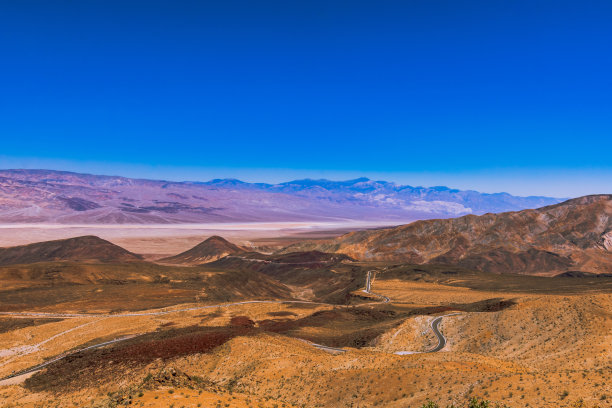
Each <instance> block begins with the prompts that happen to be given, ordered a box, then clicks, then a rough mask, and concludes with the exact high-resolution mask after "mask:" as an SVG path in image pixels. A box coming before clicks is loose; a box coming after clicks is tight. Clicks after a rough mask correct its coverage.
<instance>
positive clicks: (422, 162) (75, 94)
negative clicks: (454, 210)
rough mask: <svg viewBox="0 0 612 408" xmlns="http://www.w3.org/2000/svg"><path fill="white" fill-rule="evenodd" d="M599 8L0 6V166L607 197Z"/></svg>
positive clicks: (606, 10) (571, 4)
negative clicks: (369, 181) (359, 179)
mask: <svg viewBox="0 0 612 408" xmlns="http://www.w3.org/2000/svg"><path fill="white" fill-rule="evenodd" d="M610 21H612V2H609V1H601V2H598V1H590V2H576V1H513V2H506V1H493V2H492V1H397V2H396V1H383V2H376V1H370V2H360V1H350V2H342V1H307V2H306V1H305V2H291V1H289V2H288V1H262V2H253V1H232V0H230V1H223V2H207V1H193V2H191V1H179V2H176V1H166V2H159V1H146V2H137V1H130V2H119V1H109V0H106V1H85V2H74V1H59V2H42V1H28V0H23V1H6V2H0V52H1V54H0V55H2V64H0V89H1V91H0V137H1V139H2V144H1V150H0V167H4V168H7V167H45V168H49V167H51V168H59V169H69V170H76V171H90V172H98V173H100V172H102V173H106V174H108V173H112V174H125V175H129V176H141V177H156V178H168V179H202V178H214V177H226V176H227V177H240V178H243V179H247V180H250V181H255V180H259V181H280V180H286V179H289V178H293V177H294V176H295V177H306V176H312V177H320V176H324V177H331V178H346V177H352V176H356V175H366V176H369V177H374V178H385V179H390V180H396V181H399V182H402V183H406V184H413V185H417V184H448V185H451V186H453V187H459V188H473V189H480V190H483V191H501V190H504V191H509V192H512V193H516V194H548V195H556V196H573V195H580V194H586V193H597V192H608V193H610V192H612V159H611V155H610V152H612V75H610V72H612V52H611V50H612V24H610ZM164 174H165V175H166V176H165V177H164Z"/></svg>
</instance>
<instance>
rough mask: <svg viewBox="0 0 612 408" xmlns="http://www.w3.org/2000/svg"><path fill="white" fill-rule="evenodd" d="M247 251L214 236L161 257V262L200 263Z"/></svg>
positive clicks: (177, 263)
mask: <svg viewBox="0 0 612 408" xmlns="http://www.w3.org/2000/svg"><path fill="white" fill-rule="evenodd" d="M243 253H246V251H245V250H244V249H243V248H240V247H239V246H238V245H234V244H232V243H231V242H229V241H228V240H226V239H225V238H222V237H219V236H216V235H215V236H212V237H210V238H208V239H207V240H205V241H203V242H200V243H199V244H198V245H196V246H194V247H193V248H191V249H190V250H188V251H185V252H183V253H180V254H178V255H175V256H171V257H168V258H163V259H160V260H159V262H162V263H168V264H176V265H199V264H203V263H208V262H213V261H216V260H217V259H220V258H223V257H225V256H228V255H237V254H243Z"/></svg>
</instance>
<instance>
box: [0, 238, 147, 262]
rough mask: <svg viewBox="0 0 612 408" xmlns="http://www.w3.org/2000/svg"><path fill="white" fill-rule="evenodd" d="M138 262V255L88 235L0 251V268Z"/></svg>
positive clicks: (1, 249)
mask: <svg viewBox="0 0 612 408" xmlns="http://www.w3.org/2000/svg"><path fill="white" fill-rule="evenodd" d="M140 259H141V256H140V255H136V254H134V253H132V252H129V251H127V250H125V249H123V248H121V247H120V246H118V245H115V244H113V243H111V242H108V241H106V240H104V239H102V238H98V237H96V236H92V235H88V236H83V237H75V238H68V239H59V240H55V241H45V242H37V243H35V244H29V245H21V246H15V247H10V248H0V266H3V265H16V264H31V263H37V262H54V261H98V262H129V261H138V260H140Z"/></svg>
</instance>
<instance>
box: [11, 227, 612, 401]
mask: <svg viewBox="0 0 612 408" xmlns="http://www.w3.org/2000/svg"><path fill="white" fill-rule="evenodd" d="M327 227H328V226H325V228H323V227H318V228H304V226H303V225H290V226H283V228H281V229H278V228H277V226H272V227H270V226H269V227H268V228H245V229H241V228H234V229H232V230H224V231H218V230H217V231H200V230H196V231H185V230H182V231H169V230H168V229H160V230H153V229H147V230H146V232H145V233H144V234H142V230H139V231H135V230H127V231H126V230H125V229H123V230H111V229H106V228H105V229H99V230H92V229H91V228H86V229H83V228H81V229H73V230H70V231H67V230H65V229H47V230H46V229H44V228H39V229H36V233H35V234H32V233H31V231H30V232H27V231H26V232H23V230H21V232H20V233H13V232H14V231H10V230H9V229H4V232H5V233H4V234H3V237H2V241H1V243H2V246H5V247H8V246H12V245H23V244H27V243H30V242H34V241H45V240H50V239H61V238H66V237H69V236H78V235H97V236H101V237H103V238H106V239H108V240H109V241H111V242H112V244H111V243H110V242H109V243H108V244H109V245H113V244H116V245H119V246H121V247H123V248H125V249H127V250H129V251H131V252H134V253H139V254H144V255H145V256H144V259H140V260H124V259H122V260H114V259H104V260H95V259H94V260H91V259H87V260H83V259H80V258H78V257H77V258H78V259H77V258H74V259H64V260H57V259H56V260H53V261H51V260H49V261H45V262H32V263H21V264H17V265H9V266H1V267H0V279H2V282H3V288H2V290H1V291H0V378H1V379H2V380H0V406H3V407H115V406H136V407H176V408H178V407H374V406H377V407H402V408H404V407H417V408H420V407H421V406H423V405H424V404H428V403H429V402H432V403H435V404H438V405H439V406H440V407H446V406H451V405H452V404H454V405H453V406H456V407H463V406H468V401H469V400H470V398H472V397H477V398H479V399H482V400H488V401H491V403H490V405H489V406H491V407H494V406H496V404H499V406H500V407H501V406H508V407H608V406H611V405H610V404H611V401H612V389H611V386H610V381H611V379H612V366H611V362H612V346H611V345H612V296H611V295H612V279H610V278H603V277H593V276H586V277H584V276H583V277H571V276H566V277H538V276H523V275H504V274H491V273H484V272H478V271H474V270H470V269H466V268H461V267H453V266H444V265H412V264H404V263H398V262H391V261H372V262H363V261H356V260H354V259H351V258H349V257H341V256H335V255H329V254H321V253H311V252H300V253H294V254H292V253H289V254H285V255H282V254H280V255H278V254H277V255H271V253H273V252H275V251H276V250H278V249H279V248H282V247H284V246H286V245H288V244H292V243H294V242H298V241H303V240H314V241H316V240H319V239H323V238H329V237H333V236H337V235H340V234H341V233H342V232H344V229H342V228H338V229H336V230H334V229H333V228H327ZM15 231H16V230H15ZM139 232H140V233H139ZM151 232H153V233H151ZM215 234H222V235H224V236H225V237H226V238H228V240H229V241H232V242H233V243H234V244H237V245H240V246H242V248H244V247H245V246H246V247H247V248H246V249H248V250H249V251H254V250H257V251H258V252H245V253H244V254H242V253H240V254H239V255H231V254H229V255H228V253H227V252H226V250H225V249H224V248H225V247H227V248H230V246H231V245H232V244H230V243H228V242H226V241H224V240H221V239H217V238H213V239H212V241H211V240H207V241H205V243H206V242H207V244H206V245H208V246H206V245H205V246H204V247H205V249H206V250H207V251H208V253H206V254H204V255H206V256H209V262H207V263H204V264H203V265H195V263H194V262H192V263H191V264H189V263H183V264H179V262H176V263H175V264H174V265H172V264H171V263H169V262H168V261H164V260H160V258H164V257H167V256H168V255H171V254H177V253H180V252H182V251H185V250H188V249H189V248H191V247H192V246H194V245H195V244H197V243H199V242H201V241H204V240H205V239H206V238H207V237H209V236H211V235H215ZM26 236H29V237H32V238H31V239H30V242H28V241H27V240H24V237H26ZM57 242H60V241H57ZM83 242H85V241H83ZM105 242H106V241H103V242H102V243H100V242H97V241H95V242H94V244H95V245H98V247H96V248H94V251H97V252H100V253H102V252H104V253H107V252H105V251H110V252H108V253H111V252H112V251H114V250H115V248H111V247H109V248H106V247H105V245H106V244H105ZM212 244H214V245H212ZM84 245H85V244H84ZM100 245H101V246H100ZM211 245H212V246H211ZM22 248H25V249H22V250H21V252H22V253H26V255H28V256H30V255H32V253H31V252H28V251H29V250H30V247H29V246H24V247H22ZM111 249H112V251H111ZM24 251H25V252H24ZM31 251H35V249H32V250H31ZM211 251H212V253H211ZM215 251H217V252H216V253H215ZM126 252H127V251H126ZM131 252H129V253H131ZM230 252H231V251H230ZM112 253H113V254H114V252H112ZM210 256H212V258H210ZM89 257H91V256H89ZM154 260H156V261H154ZM196 263H197V262H196ZM368 274H369V276H370V278H371V282H370V283H371V287H370V290H369V292H368V291H367V289H368V282H367V281H368ZM440 316H442V318H441V320H440V323H439V326H438V329H439V331H440V333H441V334H442V336H443V338H444V340H445V344H439V343H440V341H441V340H440V338H438V337H437V335H436V334H435V333H434V331H433V328H432V322H433V321H434V319H436V318H438V317H440ZM100 345H102V346H100ZM440 345H442V346H443V348H442V349H441V350H439V351H436V352H430V351H431V350H434V349H436V346H440ZM323 346H325V347H323ZM45 363H48V364H47V365H45V366H44V367H42V368H41V369H38V370H33V371H29V369H31V368H33V367H34V368H36V367H37V366H39V365H41V364H45ZM479 404H481V405H478V404H476V405H472V406H476V407H485V406H486V405H484V403H483V402H479ZM430 406H435V405H433V404H432V405H430Z"/></svg>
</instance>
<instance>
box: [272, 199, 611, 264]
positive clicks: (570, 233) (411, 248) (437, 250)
mask: <svg viewBox="0 0 612 408" xmlns="http://www.w3.org/2000/svg"><path fill="white" fill-rule="evenodd" d="M311 249H317V250H321V251H327V252H338V253H343V254H347V255H349V256H351V257H353V258H356V259H359V260H368V261H377V260H378V261H392V262H405V263H412V264H424V263H432V264H452V265H457V266H462V267H466V268H470V269H477V270H481V271H486V272H495V273H521V274H541V275H555V274H559V273H564V272H568V271H581V272H590V273H609V272H610V271H611V270H612V195H593V196H586V197H581V198H576V199H572V200H568V201H565V202H563V203H560V204H555V205H551V206H546V207H542V208H539V209H535V210H523V211H518V212H507V213H502V214H485V215H481V216H476V215H467V216H463V217H460V218H453V219H437V220H424V221H416V222H413V223H411V224H407V225H402V226H399V227H395V228H389V229H378V230H368V231H357V232H351V233H349V234H346V235H343V236H341V237H339V238H337V239H335V240H331V241H327V242H323V243H313V242H311V243H305V244H297V245H292V246H289V247H288V248H286V249H285V250H284V251H285V252H293V251H298V250H301V251H303V250H311Z"/></svg>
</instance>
